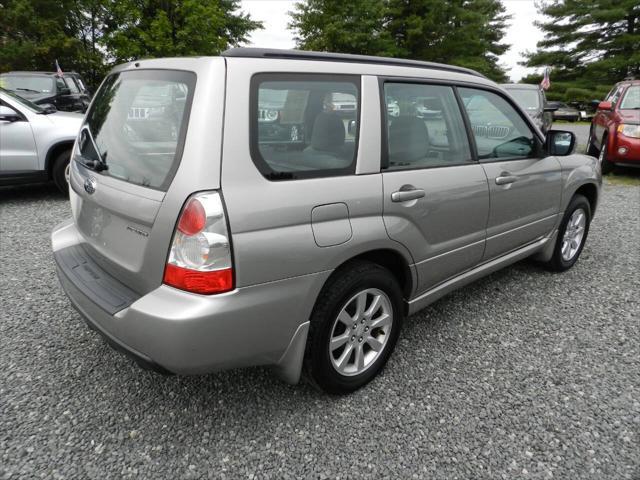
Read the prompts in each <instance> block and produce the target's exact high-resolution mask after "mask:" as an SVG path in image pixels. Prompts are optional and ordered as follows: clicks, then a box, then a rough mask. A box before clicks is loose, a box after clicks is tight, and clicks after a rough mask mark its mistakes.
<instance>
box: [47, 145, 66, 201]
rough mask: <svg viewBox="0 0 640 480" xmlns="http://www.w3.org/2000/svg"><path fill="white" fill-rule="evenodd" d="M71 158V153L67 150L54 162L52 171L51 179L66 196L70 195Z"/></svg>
mask: <svg viewBox="0 0 640 480" xmlns="http://www.w3.org/2000/svg"><path fill="white" fill-rule="evenodd" d="M70 157H71V151H70V150H66V151H64V152H62V153H61V154H60V155H58V156H57V157H56V158H55V160H54V161H53V168H52V170H51V177H52V178H53V183H55V184H56V187H58V190H60V191H61V192H62V193H64V194H65V195H68V194H69V180H68V177H69V172H68V169H69V159H70Z"/></svg>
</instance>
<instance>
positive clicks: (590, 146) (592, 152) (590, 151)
mask: <svg viewBox="0 0 640 480" xmlns="http://www.w3.org/2000/svg"><path fill="white" fill-rule="evenodd" d="M587 155H591V156H592V157H596V158H598V157H599V156H600V151H599V150H598V149H597V148H596V146H595V145H594V144H593V129H592V130H590V131H589V140H588V141H587Z"/></svg>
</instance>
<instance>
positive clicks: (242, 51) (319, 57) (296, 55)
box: [221, 48, 486, 78]
mask: <svg viewBox="0 0 640 480" xmlns="http://www.w3.org/2000/svg"><path fill="white" fill-rule="evenodd" d="M221 55H222V56H223V57H243V58H279V59H283V60H285V59H286V60H316V61H325V62H346V63H368V64H375V65H392V66H397V67H413V68H426V69H431V70H443V71H446V72H456V73H465V74H467V75H475V76H476V77H482V78H486V77H485V76H484V75H482V74H481V73H479V72H476V71H475V70H471V69H470V68H464V67H456V66H453V65H445V64H443V63H434V62H423V61H419V60H405V59H403V58H392V57H373V56H369V55H352V54H348V53H329V52H312V51H305V50H280V49H276V48H230V49H228V50H225V51H224V52H222V53H221Z"/></svg>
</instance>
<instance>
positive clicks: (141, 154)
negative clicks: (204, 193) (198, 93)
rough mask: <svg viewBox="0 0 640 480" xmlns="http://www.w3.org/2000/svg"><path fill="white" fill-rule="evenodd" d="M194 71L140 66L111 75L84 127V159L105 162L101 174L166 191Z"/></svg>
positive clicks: (177, 155) (182, 133)
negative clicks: (140, 67) (141, 67)
mask: <svg viewBox="0 0 640 480" xmlns="http://www.w3.org/2000/svg"><path fill="white" fill-rule="evenodd" d="M195 82H196V76H195V74H194V73H192V72H184V71H175V70H138V71H133V72H122V73H116V74H113V75H111V76H109V77H108V78H107V79H106V80H105V81H104V83H103V85H102V86H101V87H100V90H99V91H98V92H97V93H96V96H95V98H94V101H93V104H92V106H91V109H90V110H89V112H87V116H86V118H85V122H84V125H83V127H82V129H81V132H80V141H79V144H78V145H79V148H80V156H79V158H78V160H79V161H80V162H82V163H85V164H89V163H87V162H88V161H91V162H96V161H97V162H102V163H104V164H105V165H106V167H107V170H103V171H101V172H100V174H101V175H108V176H110V177H114V178H118V179H121V180H124V181H126V182H129V183H133V184H136V185H142V186H145V187H150V188H154V189H158V190H163V191H166V189H167V188H168V186H169V184H170V183H171V180H172V179H173V175H174V174H175V171H176V170H177V168H178V164H179V162H180V157H181V155H182V148H183V146H184V137H185V135H186V129H187V123H188V117H189V110H190V106H191V100H192V98H193V90H194V87H195Z"/></svg>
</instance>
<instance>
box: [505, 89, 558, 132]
mask: <svg viewBox="0 0 640 480" xmlns="http://www.w3.org/2000/svg"><path fill="white" fill-rule="evenodd" d="M500 86H501V87H502V88H504V89H505V90H506V91H507V92H509V94H510V95H511V96H512V97H513V99H514V100H515V101H516V103H517V104H518V105H520V107H522V109H523V110H524V111H525V112H527V114H528V115H529V116H530V117H531V119H532V120H533V122H534V123H535V124H536V126H537V127H538V128H539V129H540V130H541V131H542V133H547V131H548V130H549V129H550V128H551V125H552V123H553V116H552V112H553V110H554V107H553V105H551V104H549V103H547V98H546V96H545V94H544V91H543V90H542V89H541V88H540V87H539V86H538V85H529V84H525V83H505V84H502V85H500Z"/></svg>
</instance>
